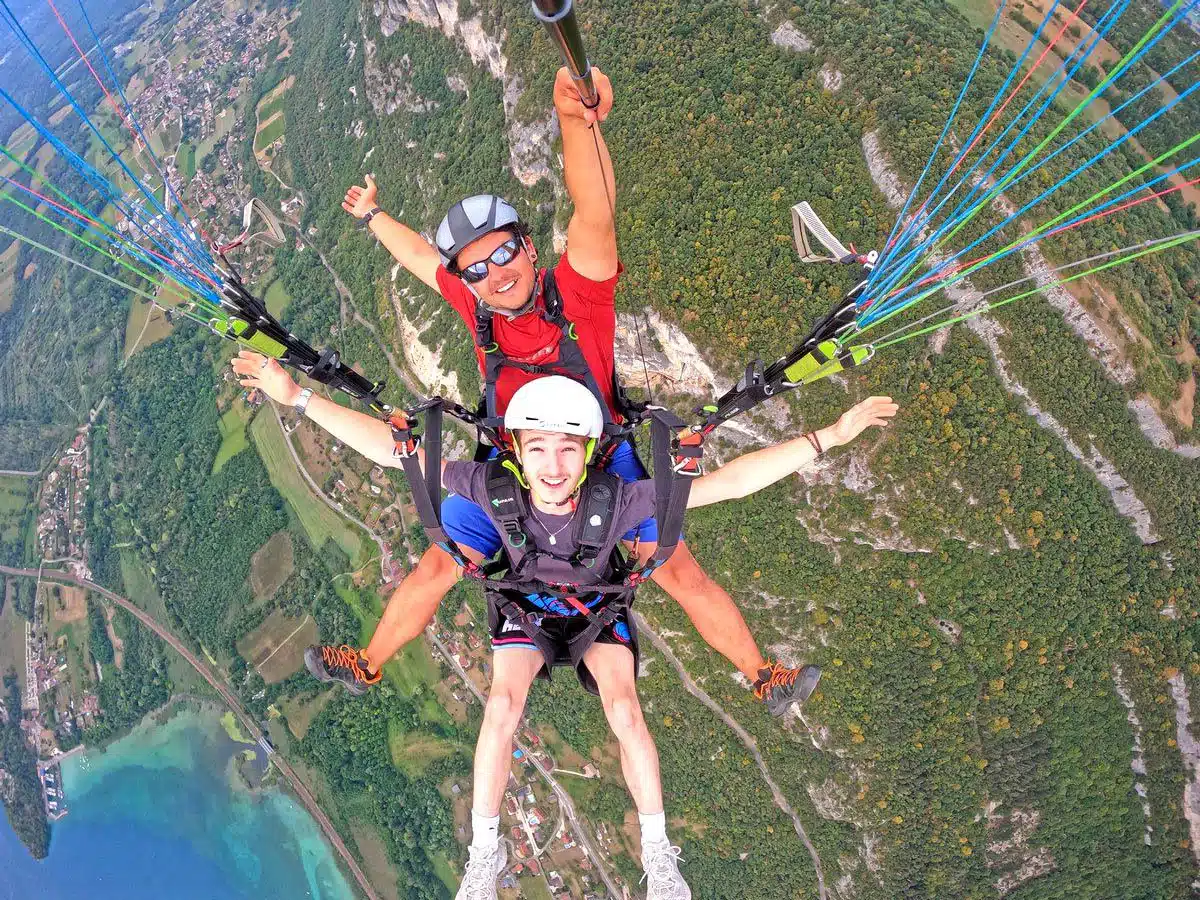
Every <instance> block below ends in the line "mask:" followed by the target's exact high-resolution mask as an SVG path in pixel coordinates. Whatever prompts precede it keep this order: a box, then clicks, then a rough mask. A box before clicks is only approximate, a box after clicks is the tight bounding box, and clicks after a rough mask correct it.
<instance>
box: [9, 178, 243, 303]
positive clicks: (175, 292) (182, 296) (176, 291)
mask: <svg viewBox="0 0 1200 900" xmlns="http://www.w3.org/2000/svg"><path fill="white" fill-rule="evenodd" d="M0 197H3V198H4V199H5V200H7V201H8V202H9V203H12V204H15V205H16V206H19V207H20V208H21V209H23V210H25V211H26V212H27V213H29V214H30V215H32V216H35V217H36V218H38V219H41V220H42V221H43V222H45V223H46V224H47V225H49V226H50V227H51V228H54V229H56V230H58V231H61V232H62V233H63V234H65V235H68V236H70V237H71V238H73V239H74V240H76V241H78V242H79V243H81V244H83V245H84V246H85V247H89V248H91V249H92V250H95V251H96V252H97V253H99V254H101V255H103V256H106V257H108V258H109V259H111V260H112V261H113V262H115V263H117V264H118V265H120V266H122V267H124V268H126V269H128V270H129V271H131V272H133V273H134V274H135V275H137V276H139V277H140V278H144V279H145V280H146V281H148V282H150V283H151V284H152V285H154V286H155V287H157V288H159V289H160V290H163V291H167V292H170V293H171V295H172V296H174V297H175V298H177V299H179V300H180V301H182V302H184V303H186V302H188V298H189V296H190V297H191V298H193V299H194V300H195V301H196V302H198V303H203V304H206V305H208V306H209V307H211V308H212V309H216V310H219V309H220V307H219V306H217V305H216V304H214V303H213V302H212V301H211V300H209V299H207V298H205V297H201V296H200V295H199V294H196V293H194V292H192V291H191V290H190V289H186V288H183V289H182V290H183V291H184V293H180V290H181V287H180V286H177V285H169V284H167V283H166V282H165V281H157V280H155V279H154V278H153V277H151V276H150V275H148V274H147V273H146V272H143V271H142V270H141V269H139V268H137V267H136V266H134V265H133V264H131V263H130V262H128V261H127V260H125V259H122V258H121V257H119V256H117V255H116V254H114V253H113V252H112V251H110V250H107V249H106V248H104V247H99V246H97V245H96V244H93V243H92V242H91V241H89V240H87V239H86V238H85V237H83V236H82V235H79V234H76V233H75V232H74V231H72V230H71V229H69V228H67V227H65V226H63V225H61V224H60V223H58V222H55V221H54V220H53V219H51V218H49V217H48V216H46V215H44V214H42V213H40V212H38V211H37V210H36V209H33V208H31V207H29V206H28V205H26V204H25V203H22V202H21V201H20V200H18V199H17V198H16V197H14V196H13V195H12V194H11V193H9V192H8V191H2V192H0ZM5 231H6V232H7V233H9V234H15V232H11V231H9V230H8V229H5ZM19 237H21V239H22V240H24V241H25V242H26V243H28V244H30V245H31V246H35V247H38V248H40V249H48V248H45V247H43V246H42V245H41V244H37V243H35V242H34V241H32V240H29V239H27V238H24V237H23V236H19ZM48 252H50V253H54V255H55V256H58V257H59V258H60V259H66V260H68V261H70V262H74V260H71V259H70V257H68V256H66V255H64V254H62V253H57V252H55V251H53V250H48ZM85 268H88V267H86V266H85ZM89 271H95V270H93V269H90V268H89ZM106 277H107V276H106ZM109 280H110V281H116V279H111V278H110V279H109ZM116 283H117V284H120V285H123V286H125V287H126V288H128V289H129V290H131V291H135V292H137V289H136V288H133V287H130V286H129V285H126V284H125V282H123V281H116ZM145 296H149V295H148V294H147V295H145ZM151 299H153V298H151Z"/></svg>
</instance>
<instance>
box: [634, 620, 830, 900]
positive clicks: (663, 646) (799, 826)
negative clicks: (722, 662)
mask: <svg viewBox="0 0 1200 900" xmlns="http://www.w3.org/2000/svg"><path fill="white" fill-rule="evenodd" d="M633 615H634V618H635V619H636V620H637V628H638V632H639V633H640V634H644V635H646V636H647V637H648V638H650V643H652V644H654V649H656V650H657V651H658V652H659V653H661V654H662V655H663V656H665V657H666V659H667V662H669V663H670V664H671V665H672V666H673V667H674V669H675V671H676V672H678V673H679V678H680V680H681V681H682V682H683V686H684V687H685V688H687V692H688V693H689V694H691V695H692V696H693V697H695V698H696V699H697V700H699V701H700V702H701V703H703V704H704V705H705V706H707V707H708V708H709V709H711V710H712V711H713V712H714V713H716V715H717V717H718V718H719V719H720V720H721V721H722V722H724V723H725V724H726V725H727V726H728V727H729V728H730V730H732V731H733V733H734V734H736V735H737V736H738V740H740V741H741V742H742V745H743V746H744V747H745V748H746V749H747V750H749V751H750V755H751V756H753V757H754V762H755V764H757V766H758V770H759V772H761V773H762V777H763V781H765V782H766V783H767V787H769V788H770V789H771V796H772V797H774V798H775V805H776V806H778V807H779V808H780V809H781V810H783V812H784V814H785V815H787V816H788V818H790V819H791V820H792V826H793V827H794V828H795V829H796V834H797V835H798V836H799V837H800V840H801V841H802V842H803V843H804V846H805V847H806V848H807V849H808V855H809V856H811V857H812V863H813V869H815V870H816V873H817V895H818V896H819V897H820V898H821V900H826V898H827V897H828V894H827V893H826V891H825V873H824V872H823V871H822V869H821V857H820V855H819V854H818V853H817V848H816V847H814V846H813V842H812V841H811V840H809V837H808V832H807V831H805V829H804V823H802V822H801V821H800V816H799V815H798V814H797V813H796V810H795V809H793V808H792V805H791V803H789V802H788V799H787V797H785V796H784V795H783V791H781V790H780V789H779V785H778V784H776V783H775V779H774V778H772V777H771V772H770V770H768V769H767V762H766V760H764V759H763V755H762V753H760V752H759V750H758V741H756V740H755V739H754V737H753V735H751V734H750V732H748V731H746V729H745V728H743V727H742V726H741V725H739V724H738V722H737V720H736V719H735V718H734V717H733V716H731V715H730V714H729V713H727V712H726V711H725V709H724V707H722V706H721V704H719V703H717V701H716V700H714V699H713V698H712V697H711V696H709V694H708V692H707V691H705V690H704V688H702V687H700V685H698V684H696V682H695V681H694V680H693V679H692V676H691V675H689V674H688V672H687V669H685V668H684V667H683V663H681V662H680V661H679V658H678V657H677V656H676V655H675V654H674V653H673V652H672V651H671V648H670V647H669V646H668V645H667V642H666V641H665V640H663V639H662V638H661V637H659V636H658V634H657V633H656V632H655V631H653V630H652V629H651V628H650V625H649V623H648V622H647V621H646V620H645V619H644V618H642V615H641V613H637V612H635V613H634V614H633Z"/></svg>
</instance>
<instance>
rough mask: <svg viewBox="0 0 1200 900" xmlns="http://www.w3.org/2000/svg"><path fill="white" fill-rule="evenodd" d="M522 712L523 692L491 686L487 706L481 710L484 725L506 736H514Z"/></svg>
mask: <svg viewBox="0 0 1200 900" xmlns="http://www.w3.org/2000/svg"><path fill="white" fill-rule="evenodd" d="M524 710H525V693H524V692H523V691H516V690H514V689H512V688H506V687H503V686H499V687H498V686H496V685H492V690H491V693H489V694H488V699H487V705H486V706H485V707H484V709H483V719H484V723H485V724H486V725H490V726H491V727H492V728H495V729H497V730H498V731H502V732H504V733H506V734H516V731H517V725H519V724H520V722H521V713H522V712H523V711H524Z"/></svg>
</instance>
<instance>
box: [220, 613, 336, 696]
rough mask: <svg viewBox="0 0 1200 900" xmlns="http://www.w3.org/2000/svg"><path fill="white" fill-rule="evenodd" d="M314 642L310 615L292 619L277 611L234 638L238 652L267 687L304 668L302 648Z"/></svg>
mask: <svg viewBox="0 0 1200 900" xmlns="http://www.w3.org/2000/svg"><path fill="white" fill-rule="evenodd" d="M316 642H317V623H316V621H315V620H314V619H313V618H312V616H310V615H307V614H306V615H305V616H304V617H303V618H301V619H295V618H292V617H291V616H287V615H284V614H283V613H282V612H280V611H279V610H275V611H273V612H272V613H271V614H270V615H269V616H267V618H266V621H264V622H263V623H262V624H261V625H259V626H258V627H257V628H255V629H254V630H253V631H251V632H250V633H249V634H245V635H243V636H242V637H241V638H239V639H238V642H237V648H238V653H240V654H241V655H242V658H243V659H245V660H246V662H247V663H248V664H249V665H250V666H251V667H252V668H254V669H257V670H258V673H259V674H260V675H262V677H263V681H265V682H267V684H276V683H278V682H280V681H283V679H285V678H287V677H288V676H289V675H291V674H293V673H295V672H298V671H300V669H301V668H303V666H304V648H305V647H307V646H309V645H310V644H315V643H316Z"/></svg>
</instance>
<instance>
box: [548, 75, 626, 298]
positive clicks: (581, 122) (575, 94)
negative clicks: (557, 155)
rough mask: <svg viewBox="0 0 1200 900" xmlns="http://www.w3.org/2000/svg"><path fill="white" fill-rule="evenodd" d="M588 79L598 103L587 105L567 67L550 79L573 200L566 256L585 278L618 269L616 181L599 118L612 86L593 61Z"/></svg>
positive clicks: (601, 278)
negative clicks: (553, 78) (594, 87)
mask: <svg viewBox="0 0 1200 900" xmlns="http://www.w3.org/2000/svg"><path fill="white" fill-rule="evenodd" d="M592 79H593V81H594V83H595V85H596V93H597V94H598V95H599V97H600V105H599V106H597V107H596V108H595V109H588V108H587V107H586V106H584V105H583V100H582V99H581V98H580V96H579V91H578V89H577V88H576V87H575V82H573V81H572V80H571V75H570V73H569V72H568V71H567V69H566V68H565V67H564V68H561V69H559V70H558V75H557V76H556V77H555V80H554V108H555V109H556V110H557V111H558V124H559V127H560V128H561V129H562V142H563V178H564V180H565V181H566V183H567V193H568V194H570V196H571V202H572V203H573V204H574V205H575V212H574V213H573V214H572V215H571V221H570V223H569V224H568V225H567V258H568V259H569V260H570V263H571V268H572V269H574V270H575V271H576V272H578V273H579V274H580V275H582V276H583V277H584V278H587V279H590V280H591V281H607V280H608V279H610V278H612V277H613V276H614V275H616V274H617V229H616V223H615V221H614V219H613V204H615V203H616V200H617V186H616V182H615V181H614V180H613V168H612V160H611V159H609V156H608V146H607V145H606V144H605V143H604V135H602V134H601V133H600V127H599V123H600V122H603V121H604V119H605V117H606V116H607V115H608V113H609V110H611V109H612V103H613V92H612V83H611V82H610V81H609V80H608V76H607V75H605V74H604V73H603V72H601V71H600V70H599V69H597V68H595V67H593V68H592ZM606 186H607V187H606ZM610 198H611V199H610Z"/></svg>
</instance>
